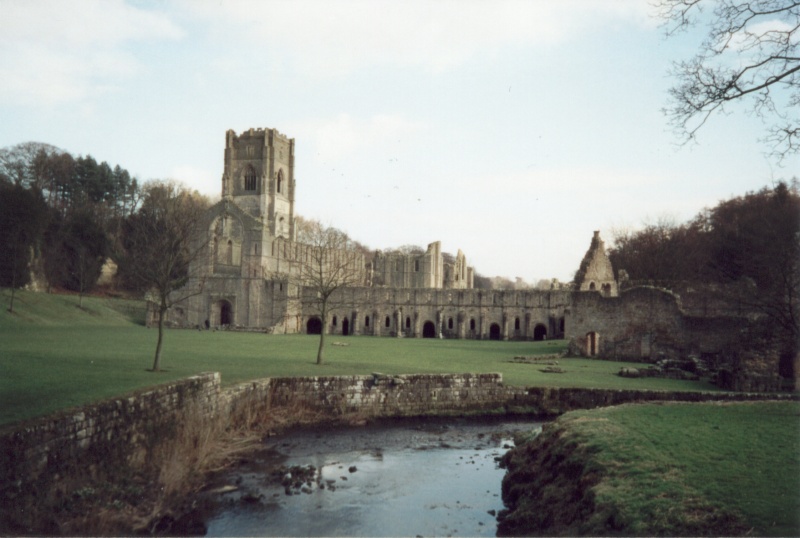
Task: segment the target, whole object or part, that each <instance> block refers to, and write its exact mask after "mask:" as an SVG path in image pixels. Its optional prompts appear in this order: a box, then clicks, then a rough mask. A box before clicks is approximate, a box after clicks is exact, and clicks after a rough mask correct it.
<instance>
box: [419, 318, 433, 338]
mask: <svg viewBox="0 0 800 538" xmlns="http://www.w3.org/2000/svg"><path fill="white" fill-rule="evenodd" d="M422 337H423V338H436V325H435V324H434V323H433V322H432V321H426V322H425V324H424V325H423V326H422Z"/></svg>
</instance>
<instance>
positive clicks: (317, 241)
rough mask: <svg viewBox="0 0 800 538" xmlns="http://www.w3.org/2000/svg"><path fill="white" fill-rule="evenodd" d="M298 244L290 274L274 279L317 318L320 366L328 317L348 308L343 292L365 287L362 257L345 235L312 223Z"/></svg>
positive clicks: (305, 228)
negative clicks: (292, 291)
mask: <svg viewBox="0 0 800 538" xmlns="http://www.w3.org/2000/svg"><path fill="white" fill-rule="evenodd" d="M298 241H299V242H300V244H301V246H300V248H299V249H298V250H299V255H298V256H297V257H296V259H295V260H294V262H293V264H292V270H291V272H290V273H288V274H282V275H276V276H277V277H278V278H281V277H282V278H286V279H287V280H289V281H290V282H291V283H292V284H294V286H295V287H296V288H297V289H298V291H299V295H300V299H301V301H302V303H303V306H304V307H306V308H308V309H311V310H314V311H316V312H317V313H318V314H319V317H320V321H321V322H322V330H321V331H320V336H319V348H318V350H317V364H322V362H323V357H324V349H325V332H326V331H327V327H328V316H329V315H330V313H331V312H333V311H335V310H338V309H341V308H344V307H346V306H348V305H349V304H350V302H349V301H348V300H347V294H346V293H343V291H344V288H348V287H352V286H363V285H364V284H365V279H366V271H365V265H364V255H363V254H362V253H361V252H360V250H359V248H358V244H357V243H356V242H355V241H352V240H351V239H350V238H349V237H348V235H347V234H346V233H344V232H343V231H341V230H338V229H336V228H333V227H328V226H325V225H323V224H321V223H320V222H319V221H315V220H306V221H305V222H304V226H303V228H301V229H300V230H299V232H298Z"/></svg>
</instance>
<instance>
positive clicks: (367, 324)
mask: <svg viewBox="0 0 800 538" xmlns="http://www.w3.org/2000/svg"><path fill="white" fill-rule="evenodd" d="M364 327H369V316H367V317H365V318H364Z"/></svg>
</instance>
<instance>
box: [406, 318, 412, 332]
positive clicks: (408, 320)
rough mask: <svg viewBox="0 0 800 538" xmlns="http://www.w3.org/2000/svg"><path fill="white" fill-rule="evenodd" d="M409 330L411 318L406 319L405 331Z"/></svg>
mask: <svg viewBox="0 0 800 538" xmlns="http://www.w3.org/2000/svg"><path fill="white" fill-rule="evenodd" d="M410 328H411V318H410V317H406V329H410Z"/></svg>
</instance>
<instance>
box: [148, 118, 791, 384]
mask: <svg viewBox="0 0 800 538" xmlns="http://www.w3.org/2000/svg"><path fill="white" fill-rule="evenodd" d="M294 192H295V178H294V140H293V139H289V138H287V137H285V136H284V135H282V134H280V133H279V132H278V131H276V130H274V129H258V130H254V129H251V130H249V131H247V132H245V133H242V134H241V135H238V136H237V135H236V133H234V132H233V131H228V132H227V134H226V147H225V168H224V173H223V176H222V193H223V199H222V201H220V202H219V203H218V204H216V205H215V206H213V207H212V208H211V209H210V210H209V211H208V213H207V215H206V218H205V221H204V225H205V226H206V227H207V229H208V231H209V237H210V238H211V244H212V248H211V249H210V250H211V252H212V254H211V256H210V258H209V259H208V260H204V261H201V262H200V263H201V266H200V267H194V268H193V271H192V274H193V275H194V277H193V279H192V280H190V281H189V283H188V284H187V286H194V287H195V288H196V289H200V290H202V291H201V293H198V294H196V295H194V296H191V297H190V298H189V299H188V300H186V301H184V302H182V303H180V304H179V305H177V306H175V307H173V308H172V309H171V310H170V311H169V313H168V324H170V325H171V326H174V327H204V326H205V327H225V328H232V329H236V330H250V331H261V332H269V333H317V332H319V331H321V330H324V331H326V333H329V334H335V335H342V336H348V335H369V336H383V337H417V338H419V337H429V338H471V339H497V340H543V339H551V338H567V339H569V340H570V341H571V346H570V347H571V350H572V351H573V352H574V353H577V354H580V355H585V356H591V357H595V356H596V357H600V358H611V359H621V360H633V361H649V362H656V361H658V360H661V359H663V358H674V357H683V358H686V357H688V356H696V357H701V358H704V359H705V360H708V361H711V362H712V363H713V367H714V368H727V369H729V370H730V371H732V372H736V373H733V374H731V379H732V381H730V382H729V383H728V384H727V386H729V387H730V388H740V389H748V388H750V389H755V388H758V389H761V390H774V389H775V388H776V387H777V385H779V384H780V380H779V379H778V378H777V372H778V368H777V366H776V364H777V363H776V359H774V357H773V356H772V354H771V353H765V352H759V351H757V350H755V348H752V346H749V345H747V344H746V341H747V338H745V337H743V336H741V334H740V333H741V332H742V331H743V330H744V328H746V327H749V326H750V325H752V322H753V316H752V315H751V314H752V313H749V312H747V311H746V310H742V308H741V307H740V306H738V305H731V304H728V303H726V301H724V300H722V296H723V295H722V294H719V293H716V294H715V293H714V292H713V290H707V289H705V290H693V289H691V288H688V287H686V289H679V290H676V291H677V292H679V293H676V292H671V291H667V290H663V289H659V288H657V287H654V286H641V285H637V284H636V283H634V282H630V281H628V280H627V279H626V278H622V277H621V278H622V281H621V283H622V285H623V288H624V289H623V291H620V284H619V283H618V282H617V280H616V279H615V277H614V269H613V267H612V266H611V262H610V260H609V258H608V256H607V254H606V252H605V245H604V242H603V240H602V239H601V237H600V233H599V232H597V231H595V232H594V235H593V237H592V240H591V243H590V246H589V249H588V250H587V252H586V254H585V256H584V257H583V260H582V261H581V264H580V267H579V268H578V271H577V272H576V275H575V281H574V283H573V285H572V286H571V287H568V288H558V287H556V286H553V288H552V289H550V290H516V291H500V290H476V289H473V279H474V272H473V269H472V268H471V267H469V266H468V264H467V260H466V257H465V256H464V254H463V252H461V251H460V250H459V251H458V255H457V256H456V257H455V258H454V259H447V260H446V259H445V257H444V255H443V253H442V248H441V244H440V243H439V242H438V241H436V242H433V243H431V244H430V245H428V248H427V250H426V251H425V252H421V253H413V254H400V253H382V252H380V251H379V252H376V253H375V254H374V255H372V256H371V257H370V255H360V256H362V258H359V260H357V262H356V263H357V265H359V266H360V267H363V268H364V273H363V285H361V286H353V287H348V288H345V289H341V290H339V292H338V296H337V297H335V301H334V303H335V304H336V305H337V306H336V309H335V310H333V311H332V312H330V315H329V317H328V325H327V326H326V327H322V323H321V319H320V318H319V316H318V315H317V313H316V312H315V311H314V309H313V308H311V307H309V306H308V305H311V304H313V303H314V301H313V300H308V299H309V294H312V295H313V294H314V293H315V292H314V290H311V289H303V288H302V287H297V286H296V285H294V284H292V282H296V280H297V279H291V278H289V277H288V276H287V275H289V276H291V275H292V274H295V273H297V271H298V268H297V266H298V261H299V260H301V259H303V257H304V256H305V257H307V256H308V249H309V248H312V247H309V246H308V245H304V244H302V243H300V242H298V241H296V240H295V224H294V215H295V209H294V203H295V198H294ZM622 273H624V272H622V271H621V274H622ZM153 313H154V311H151V313H150V316H149V319H150V322H151V323H152V321H153V319H154V316H153ZM743 338H744V340H743ZM749 340H750V341H752V340H753V339H752V338H750V339H749ZM742 342H745V343H744V344H743V343H742ZM765 349H769V346H766V348H765ZM754 353H755V354H757V355H759V357H757V359H758V360H755V359H753V357H752V355H753V354H754ZM751 363H752V364H756V363H757V364H758V365H759V366H758V368H755V370H758V373H754V370H752V369H751V368H749V366H747V365H749V364H751ZM773 363H775V364H773ZM751 370H752V371H751ZM748 371H749V372H750V373H747V372H748ZM751 374H752V375H751ZM748 376H749V377H748Z"/></svg>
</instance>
